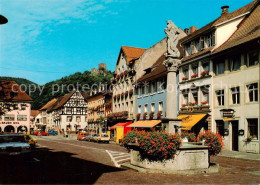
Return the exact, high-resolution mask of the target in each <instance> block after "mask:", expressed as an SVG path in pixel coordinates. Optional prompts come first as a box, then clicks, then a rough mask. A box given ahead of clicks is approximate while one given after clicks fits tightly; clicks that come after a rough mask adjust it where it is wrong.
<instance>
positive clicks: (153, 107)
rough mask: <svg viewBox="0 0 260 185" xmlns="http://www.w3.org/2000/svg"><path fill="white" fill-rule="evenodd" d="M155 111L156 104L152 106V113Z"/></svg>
mask: <svg viewBox="0 0 260 185" xmlns="http://www.w3.org/2000/svg"><path fill="white" fill-rule="evenodd" d="M154 111H155V103H152V104H151V112H154Z"/></svg>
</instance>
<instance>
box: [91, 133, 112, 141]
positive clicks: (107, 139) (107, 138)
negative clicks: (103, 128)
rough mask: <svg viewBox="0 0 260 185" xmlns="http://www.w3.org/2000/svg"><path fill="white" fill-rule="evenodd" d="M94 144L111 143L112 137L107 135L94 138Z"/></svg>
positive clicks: (103, 134)
mask: <svg viewBox="0 0 260 185" xmlns="http://www.w3.org/2000/svg"><path fill="white" fill-rule="evenodd" d="M93 139H94V142H97V143H109V140H110V137H109V135H107V134H106V133H102V134H100V135H96V136H94V138H93Z"/></svg>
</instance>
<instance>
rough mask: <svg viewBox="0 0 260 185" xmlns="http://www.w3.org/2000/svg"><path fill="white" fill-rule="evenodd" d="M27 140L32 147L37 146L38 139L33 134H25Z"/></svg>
mask: <svg viewBox="0 0 260 185" xmlns="http://www.w3.org/2000/svg"><path fill="white" fill-rule="evenodd" d="M24 138H25V140H26V141H27V143H28V144H29V145H30V146H31V148H35V147H36V143H37V139H35V138H33V137H32V136H31V135H27V134H26V135H24Z"/></svg>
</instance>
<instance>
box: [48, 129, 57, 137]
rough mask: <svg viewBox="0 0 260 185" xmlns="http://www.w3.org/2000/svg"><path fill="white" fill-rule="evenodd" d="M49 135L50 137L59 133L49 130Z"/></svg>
mask: <svg viewBox="0 0 260 185" xmlns="http://www.w3.org/2000/svg"><path fill="white" fill-rule="evenodd" d="M48 133H49V134H50V135H52V136H56V135H58V132H57V131H55V130H48Z"/></svg>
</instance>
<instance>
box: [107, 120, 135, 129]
mask: <svg viewBox="0 0 260 185" xmlns="http://www.w3.org/2000/svg"><path fill="white" fill-rule="evenodd" d="M131 123H132V122H131V121H130V122H125V123H117V124H115V125H113V126H112V127H111V128H110V130H114V129H115V128H116V127H124V126H127V125H130V124H131Z"/></svg>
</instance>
